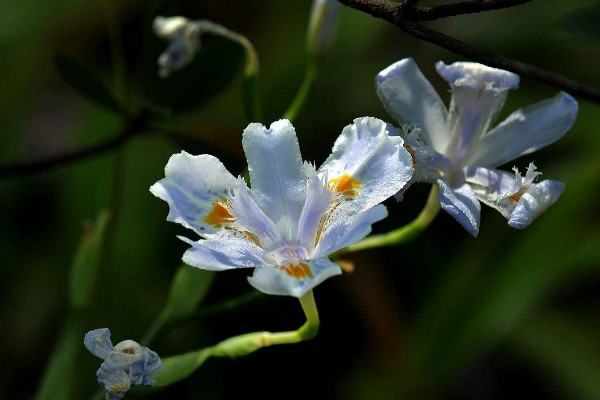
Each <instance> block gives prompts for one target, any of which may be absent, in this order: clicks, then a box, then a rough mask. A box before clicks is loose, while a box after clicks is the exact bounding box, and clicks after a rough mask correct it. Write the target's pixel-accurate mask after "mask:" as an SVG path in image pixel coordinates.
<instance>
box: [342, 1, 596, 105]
mask: <svg viewBox="0 0 600 400" xmlns="http://www.w3.org/2000/svg"><path fill="white" fill-rule="evenodd" d="M339 1H340V2H341V3H342V4H345V5H347V6H349V7H352V8H355V9H357V10H359V11H363V12H366V13H368V14H371V15H372V16H374V17H377V18H381V19H384V20H386V21H388V22H391V23H392V24H394V25H396V26H397V27H398V28H400V29H402V30H403V31H404V32H405V33H407V34H409V35H411V36H413V37H416V38H418V39H421V40H424V41H426V42H429V43H432V44H435V45H437V46H440V47H442V48H444V49H446V50H450V51H452V52H454V53H456V54H459V55H461V56H464V57H467V58H470V59H472V60H475V61H477V62H480V63H482V64H485V65H489V66H491V67H496V68H502V69H505V70H508V71H511V72H514V73H516V74H519V75H521V76H523V77H527V78H529V79H532V80H534V81H537V82H542V83H546V84H549V85H552V86H555V87H557V88H559V89H563V90H565V91H567V92H569V93H570V94H572V95H576V96H579V97H581V98H583V99H585V100H589V101H592V102H595V103H600V90H598V89H595V88H592V87H589V86H586V85H583V84H581V83H579V82H577V81H574V80H572V79H569V78H566V77H564V76H562V75H560V74H557V73H554V72H550V71H546V70H544V69H542V68H539V67H536V66H534V65H531V64H527V63H524V62H521V61H517V60H513V59H511V58H507V57H503V56H500V55H497V54H493V53H490V52H487V51H483V50H479V49H477V48H476V47H473V46H471V45H468V44H466V43H463V42H461V41H460V40H458V39H455V38H453V37H450V36H447V35H444V34H443V33H440V32H437V31H434V30H432V29H429V28H426V27H424V26H423V25H420V24H418V23H417V22H414V21H411V20H410V19H409V17H407V16H406V15H404V14H403V11H402V4H401V3H400V4H398V3H392V2H390V1H387V0H339Z"/></svg>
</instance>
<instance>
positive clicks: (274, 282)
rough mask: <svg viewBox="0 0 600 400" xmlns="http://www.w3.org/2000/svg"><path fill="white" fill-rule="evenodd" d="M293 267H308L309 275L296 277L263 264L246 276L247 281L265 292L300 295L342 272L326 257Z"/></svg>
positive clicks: (281, 269) (283, 270) (280, 269)
mask: <svg viewBox="0 0 600 400" xmlns="http://www.w3.org/2000/svg"><path fill="white" fill-rule="evenodd" d="M294 268H302V269H304V270H306V268H308V269H309V271H310V276H308V275H304V276H303V277H302V278H298V277H295V276H291V275H290V273H289V272H286V270H285V269H283V268H278V267H275V266H265V267H261V268H256V269H255V270H254V274H253V275H252V276H251V277H249V278H248V282H250V284H251V285H252V286H254V287H255V288H256V289H258V290H260V291H261V292H264V293H267V294H273V295H282V296H294V297H302V296H303V295H304V294H306V292H308V291H309V290H311V289H313V288H314V287H315V286H317V285H318V284H319V283H321V282H323V281H324V280H325V279H327V278H329V277H331V276H334V275H339V274H341V273H342V270H341V268H340V267H339V266H338V265H336V264H334V263H332V262H331V261H330V260H329V259H328V258H326V257H323V258H318V259H316V260H311V261H306V262H304V263H302V264H300V266H294ZM288 271H289V270H288Z"/></svg>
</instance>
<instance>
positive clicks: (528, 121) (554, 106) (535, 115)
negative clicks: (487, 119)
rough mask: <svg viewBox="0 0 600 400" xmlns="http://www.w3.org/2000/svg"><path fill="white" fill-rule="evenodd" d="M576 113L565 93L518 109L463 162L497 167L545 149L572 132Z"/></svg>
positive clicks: (574, 103) (493, 130)
mask: <svg viewBox="0 0 600 400" xmlns="http://www.w3.org/2000/svg"><path fill="white" fill-rule="evenodd" d="M577 110H578V106H577V101H576V100H575V99H574V98H573V97H571V96H569V95H568V94H566V93H564V92H561V93H559V94H558V95H556V96H555V97H553V98H551V99H547V100H544V101H541V102H539V103H536V104H533V105H530V106H528V107H525V108H523V109H520V110H517V111H515V112H514V113H512V114H511V115H509V116H508V118H506V119H505V120H504V121H503V122H501V123H500V124H499V125H498V126H496V127H495V128H494V129H492V130H491V131H490V132H488V133H487V135H486V136H485V137H483V139H482V140H481V141H480V142H479V143H478V145H477V148H476V149H475V151H474V152H473V153H472V154H471V156H470V157H469V158H468V159H467V160H466V163H467V164H470V165H483V166H489V167H496V166H498V165H502V164H505V163H507V162H509V161H512V160H514V159H515V158H517V157H520V156H522V155H525V154H529V153H532V152H534V151H536V150H538V149H541V148H542V147H545V146H548V145H549V144H551V143H554V142H555V141H557V140H558V139H560V138H561V137H562V136H563V135H564V134H565V133H567V131H568V130H569V129H571V127H572V126H573V123H574V122H575V117H576V116H577Z"/></svg>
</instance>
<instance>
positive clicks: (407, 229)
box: [334, 185, 440, 256]
mask: <svg viewBox="0 0 600 400" xmlns="http://www.w3.org/2000/svg"><path fill="white" fill-rule="evenodd" d="M439 211H440V203H439V202H438V187H437V186H436V185H433V186H432V187H431V192H429V197H428V198H427V202H426V203H425V207H423V209H422V210H421V212H420V213H419V215H418V216H417V217H416V218H415V219H414V220H413V221H412V222H410V223H408V224H406V225H404V226H401V227H400V228H398V229H395V230H393V231H390V232H387V233H382V234H380V235H373V236H369V237H367V238H366V239H364V240H362V241H360V242H358V243H356V244H354V245H352V246H348V247H346V248H345V249H342V250H340V251H338V252H337V253H336V254H335V255H334V256H339V255H342V254H346V253H353V252H355V251H362V250H368V249H374V248H377V247H384V246H396V245H399V244H403V243H408V242H410V241H412V240H414V239H416V238H417V237H418V236H419V235H420V234H421V233H422V232H423V231H424V230H425V229H426V228H427V227H428V226H429V224H431V222H432V221H433V220H434V218H435V217H436V215H437V214H438V212H439Z"/></svg>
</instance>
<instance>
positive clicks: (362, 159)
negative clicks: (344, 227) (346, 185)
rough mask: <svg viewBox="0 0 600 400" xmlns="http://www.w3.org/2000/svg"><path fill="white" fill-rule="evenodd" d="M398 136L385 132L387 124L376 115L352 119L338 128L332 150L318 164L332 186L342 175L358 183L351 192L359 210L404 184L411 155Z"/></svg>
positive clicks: (369, 206)
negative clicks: (351, 122) (340, 129)
mask: <svg viewBox="0 0 600 400" xmlns="http://www.w3.org/2000/svg"><path fill="white" fill-rule="evenodd" d="M403 144H404V140H403V139H402V138H401V137H399V136H389V135H388V131H387V124H386V123H385V122H383V121H381V120H379V119H377V118H371V117H364V118H357V119H355V120H354V123H353V124H352V125H348V126H346V127H345V128H344V130H343V131H342V134H341V135H340V137H339V138H338V139H337V140H336V142H335V144H334V146H333V153H332V154H331V156H329V158H328V159H327V160H326V161H325V163H324V164H323V165H322V166H321V168H319V171H318V173H319V176H321V177H323V178H324V179H326V180H327V181H328V182H329V183H330V186H332V187H331V189H332V190H335V185H334V184H333V182H335V181H336V180H337V179H341V178H342V177H344V176H346V177H348V178H351V179H352V180H353V181H356V182H357V183H358V185H359V186H358V187H356V188H355V189H353V190H352V191H351V192H355V193H356V194H355V195H352V196H350V197H351V198H352V208H353V209H354V211H356V212H361V211H364V210H367V209H370V208H372V207H373V206H375V205H377V204H379V203H381V202H382V201H384V200H385V199H387V198H388V197H391V196H393V195H394V194H395V193H396V192H398V191H399V190H400V189H402V188H403V187H404V185H406V183H407V182H408V181H409V180H410V178H411V176H412V171H413V169H412V162H413V160H412V157H411V156H410V154H409V152H408V151H407V150H406V149H405V148H404V146H403Z"/></svg>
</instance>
